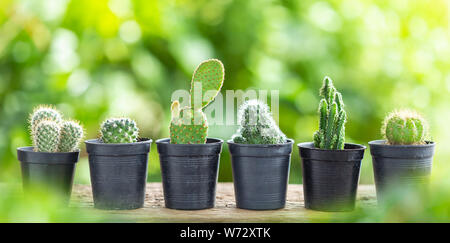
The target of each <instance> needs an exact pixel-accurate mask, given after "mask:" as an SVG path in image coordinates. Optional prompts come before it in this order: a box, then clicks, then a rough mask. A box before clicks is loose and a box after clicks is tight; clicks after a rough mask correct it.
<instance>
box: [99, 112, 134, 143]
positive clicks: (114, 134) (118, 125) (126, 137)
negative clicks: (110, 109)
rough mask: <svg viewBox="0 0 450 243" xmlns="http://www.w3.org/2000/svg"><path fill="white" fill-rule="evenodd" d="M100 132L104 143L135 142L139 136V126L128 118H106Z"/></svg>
mask: <svg viewBox="0 0 450 243" xmlns="http://www.w3.org/2000/svg"><path fill="white" fill-rule="evenodd" d="M100 132H101V136H102V137H101V140H102V141H103V142H104V143H135V142H137V140H138V138H139V128H138V127H137V125H136V122H135V121H133V120H131V119H129V118H111V119H107V120H106V121H104V122H103V124H102V125H101V130H100Z"/></svg>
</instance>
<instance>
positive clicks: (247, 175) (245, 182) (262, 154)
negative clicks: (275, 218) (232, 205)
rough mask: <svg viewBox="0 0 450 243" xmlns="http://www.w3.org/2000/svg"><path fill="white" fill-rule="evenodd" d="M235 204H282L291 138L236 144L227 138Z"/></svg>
mask: <svg viewBox="0 0 450 243" xmlns="http://www.w3.org/2000/svg"><path fill="white" fill-rule="evenodd" d="M227 143H228V147H229V150H230V154H231V165H232V167H233V181H234V194H235V198H236V207H238V208H242V209H252V210H270V209H279V208H284V206H285V204H286V192H287V185H288V181H289V168H290V164H291V152H292V144H293V140H291V139H289V140H288V142H287V143H285V144H238V143H234V142H232V141H228V142H227Z"/></svg>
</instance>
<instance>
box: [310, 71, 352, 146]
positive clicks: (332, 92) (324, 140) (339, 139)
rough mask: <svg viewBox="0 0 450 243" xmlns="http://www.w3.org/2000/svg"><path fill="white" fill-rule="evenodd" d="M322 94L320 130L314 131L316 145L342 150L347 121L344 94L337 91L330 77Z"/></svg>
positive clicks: (325, 82)
mask: <svg viewBox="0 0 450 243" xmlns="http://www.w3.org/2000/svg"><path fill="white" fill-rule="evenodd" d="M320 95H321V96H322V100H320V104H319V114H320V120H319V130H318V131H316V132H315V133H314V146H315V147H316V148H321V149H330V150H342V149H344V144H345V123H346V122H347V114H346V112H345V110H344V102H343V100H342V95H341V93H339V92H337V91H336V88H334V86H333V81H332V80H331V79H330V78H329V77H325V79H324V81H323V86H322V88H321V89H320Z"/></svg>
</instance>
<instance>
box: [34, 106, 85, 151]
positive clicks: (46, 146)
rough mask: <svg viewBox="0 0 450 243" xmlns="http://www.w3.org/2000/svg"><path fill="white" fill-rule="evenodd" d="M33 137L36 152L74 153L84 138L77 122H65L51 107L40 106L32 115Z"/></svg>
mask: <svg viewBox="0 0 450 243" xmlns="http://www.w3.org/2000/svg"><path fill="white" fill-rule="evenodd" d="M30 127H31V137H32V140H33V144H34V147H35V148H34V150H35V151H36V152H49V153H56V152H74V151H76V150H77V149H78V144H79V143H80V140H81V138H82V137H83V128H82V126H81V125H80V124H79V123H78V122H76V121H65V120H63V119H62V116H61V113H60V112H59V111H58V110H56V109H54V108H53V107H51V106H39V107H37V108H36V109H34V111H33V113H32V114H31V115H30Z"/></svg>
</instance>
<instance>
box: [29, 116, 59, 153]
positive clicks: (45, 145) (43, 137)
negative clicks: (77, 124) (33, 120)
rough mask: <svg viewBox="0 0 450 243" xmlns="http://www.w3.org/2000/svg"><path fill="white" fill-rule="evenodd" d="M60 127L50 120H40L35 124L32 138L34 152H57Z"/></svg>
mask: <svg viewBox="0 0 450 243" xmlns="http://www.w3.org/2000/svg"><path fill="white" fill-rule="evenodd" d="M60 134H61V128H60V126H59V124H58V123H56V122H55V121H52V120H42V121H41V122H39V123H38V124H37V125H36V126H35V130H34V132H33V138H34V139H33V140H34V145H35V151H36V152H48V153H55V152H58V145H59V139H60Z"/></svg>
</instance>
